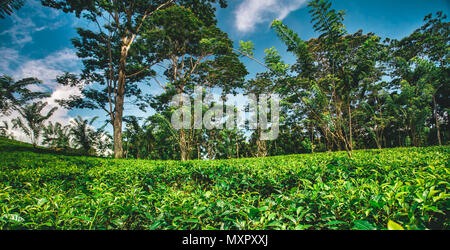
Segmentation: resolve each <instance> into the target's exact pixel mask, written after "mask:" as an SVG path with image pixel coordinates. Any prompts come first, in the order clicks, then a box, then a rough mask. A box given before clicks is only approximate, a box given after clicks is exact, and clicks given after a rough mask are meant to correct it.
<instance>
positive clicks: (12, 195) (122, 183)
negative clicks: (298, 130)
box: [0, 139, 450, 230]
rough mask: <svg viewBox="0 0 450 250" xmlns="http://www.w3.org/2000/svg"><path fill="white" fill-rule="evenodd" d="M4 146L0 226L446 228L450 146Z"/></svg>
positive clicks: (4, 143) (5, 143)
mask: <svg viewBox="0 0 450 250" xmlns="http://www.w3.org/2000/svg"><path fill="white" fill-rule="evenodd" d="M0 151H1V152H0V160H1V163H0V229H248V230H259V229H387V228H388V223H389V222H390V221H391V224H390V225H397V224H393V223H394V222H396V223H398V224H399V225H400V226H402V227H403V228H405V229H449V219H448V218H449V216H448V215H449V207H450V206H449V199H448V198H449V194H448V188H449V182H448V181H449V168H448V166H449V151H450V147H448V146H445V147H430V148H398V149H384V150H364V151H356V152H355V153H354V158H352V159H349V158H348V157H347V156H346V154H345V153H344V152H337V153H318V154H310V155H293V156H279V157H270V158H258V159H239V160H220V161H189V162H177V161H144V160H113V159H101V158H92V157H82V156H65V155H61V154H54V153H51V152H50V151H46V150H44V149H40V151H36V149H32V148H31V147H28V146H27V145H26V144H21V143H16V142H13V141H10V140H5V139H0Z"/></svg>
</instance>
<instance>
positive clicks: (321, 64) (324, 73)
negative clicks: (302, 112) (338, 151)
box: [272, 0, 382, 156]
mask: <svg viewBox="0 0 450 250" xmlns="http://www.w3.org/2000/svg"><path fill="white" fill-rule="evenodd" d="M308 6H309V7H310V8H311V10H310V13H311V14H312V22H313V27H314V29H315V31H317V32H319V33H320V36H319V37H318V38H316V39H311V40H309V41H307V42H305V41H303V40H301V38H300V37H299V36H298V35H297V34H296V33H295V32H293V31H292V30H290V29H289V28H287V27H286V26H285V25H284V24H282V23H281V22H280V21H274V22H273V24H272V27H273V28H274V29H275V31H276V32H277V35H278V36H279V37H280V39H281V40H282V41H283V42H284V43H285V44H286V45H287V47H288V51H290V52H293V53H294V54H295V55H296V56H297V58H298V60H297V63H296V64H295V65H293V67H292V69H293V70H294V72H296V73H297V81H296V83H295V85H296V86H291V88H294V89H297V90H298V91H300V92H301V93H300V95H298V93H295V95H298V98H299V99H300V100H299V101H301V102H302V103H303V104H304V105H305V107H306V108H307V109H308V110H309V111H310V116H311V118H312V120H315V121H316V123H317V126H318V127H320V128H321V130H322V134H323V135H324V137H325V138H327V140H328V142H329V145H330V144H331V143H334V144H335V145H336V146H337V147H338V148H340V147H341V145H342V146H343V147H344V149H345V150H346V151H347V153H348V155H349V156H351V155H352V150H353V148H354V146H353V141H354V140H353V133H354V129H353V126H354V119H352V114H353V110H354V109H355V106H356V105H357V103H359V101H358V100H357V98H358V97H360V96H364V95H365V91H366V90H365V89H366V88H365V85H366V84H367V82H376V81H377V80H379V79H376V78H375V79H372V78H373V77H372V75H373V73H374V71H375V70H376V65H377V59H378V57H379V53H378V51H379V50H381V49H382V48H381V47H380V46H381V45H380V44H379V41H380V38H379V37H377V36H375V35H374V34H372V33H368V34H362V31H358V32H356V33H354V34H348V33H347V31H346V30H345V28H344V24H343V20H344V12H343V11H336V10H334V9H331V2H329V1H324V0H312V1H310V2H309V4H308ZM377 76H378V77H379V75H378V74H377ZM365 82H366V84H365Z"/></svg>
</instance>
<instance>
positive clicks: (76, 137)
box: [70, 116, 98, 153]
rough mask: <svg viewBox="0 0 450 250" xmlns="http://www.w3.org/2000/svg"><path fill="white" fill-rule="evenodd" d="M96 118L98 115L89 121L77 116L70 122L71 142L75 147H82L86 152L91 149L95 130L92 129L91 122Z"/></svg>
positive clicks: (95, 134) (95, 138)
mask: <svg viewBox="0 0 450 250" xmlns="http://www.w3.org/2000/svg"><path fill="white" fill-rule="evenodd" d="M97 118H98V116H96V117H94V118H92V119H91V120H90V121H89V120H88V119H86V120H85V119H83V118H81V116H78V117H76V118H75V119H73V120H72V121H71V122H70V123H71V124H70V134H71V135H72V142H73V143H74V144H75V145H76V146H77V147H79V148H82V149H83V150H84V151H85V152H86V153H89V152H90V151H92V150H93V149H94V146H95V144H96V140H97V132H96V131H95V130H94V129H93V127H92V124H93V123H94V121H95V120H97Z"/></svg>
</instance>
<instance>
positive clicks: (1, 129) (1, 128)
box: [0, 121, 14, 140]
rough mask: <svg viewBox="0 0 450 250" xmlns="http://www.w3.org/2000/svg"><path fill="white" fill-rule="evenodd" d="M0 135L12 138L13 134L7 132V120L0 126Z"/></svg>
mask: <svg viewBox="0 0 450 250" xmlns="http://www.w3.org/2000/svg"><path fill="white" fill-rule="evenodd" d="M0 137H4V138H7V139H13V140H14V135H13V134H12V133H10V132H9V125H8V122H7V121H3V126H0Z"/></svg>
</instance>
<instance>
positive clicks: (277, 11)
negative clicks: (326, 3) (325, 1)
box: [234, 0, 306, 32]
mask: <svg viewBox="0 0 450 250" xmlns="http://www.w3.org/2000/svg"><path fill="white" fill-rule="evenodd" d="M304 3H306V0H244V1H242V3H241V4H240V5H239V6H238V7H237V9H236V11H235V12H234V14H235V17H236V21H235V26H236V28H237V29H238V30H239V31H241V32H251V31H254V29H255V27H256V25H257V24H260V23H266V22H269V23H270V22H271V21H273V20H274V19H279V20H282V19H284V18H285V17H287V16H288V15H289V13H291V12H292V11H295V10H297V9H299V8H300V7H301V6H302V5H303V4H304Z"/></svg>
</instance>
